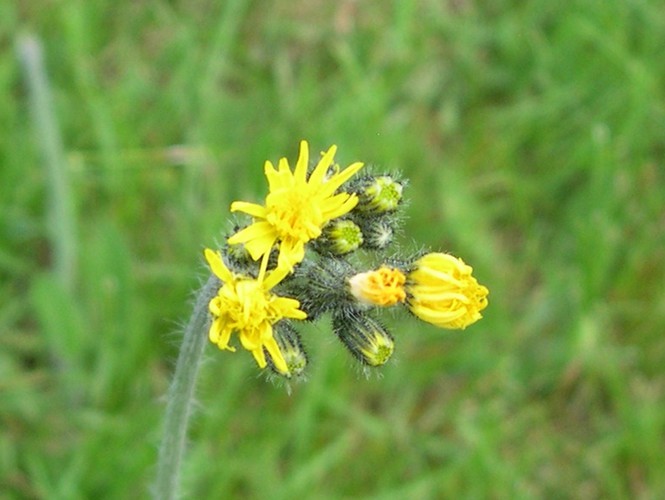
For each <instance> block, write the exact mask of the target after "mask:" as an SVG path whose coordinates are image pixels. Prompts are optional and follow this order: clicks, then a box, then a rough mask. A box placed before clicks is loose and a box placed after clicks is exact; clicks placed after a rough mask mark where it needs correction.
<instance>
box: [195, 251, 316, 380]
mask: <svg viewBox="0 0 665 500" xmlns="http://www.w3.org/2000/svg"><path fill="white" fill-rule="evenodd" d="M205 258H206V260H207V261H208V265H210V269H212V272H213V273H214V274H215V275H216V276H217V277H218V278H219V279H220V280H221V281H222V286H221V288H220V289H219V290H218V292H217V295H215V297H213V298H212V300H211V301H210V303H209V305H208V308H209V309H210V312H211V313H212V315H213V321H212V325H211V326H210V332H209V337H210V341H211V342H213V343H214V344H217V346H218V347H219V348H220V349H227V350H229V351H235V348H234V347H231V346H230V345H229V340H230V338H231V334H232V333H234V332H235V333H237V334H238V336H239V337H240V343H241V344H242V346H243V347H244V348H245V349H247V350H248V351H250V352H251V353H252V354H253V355H254V359H255V360H256V362H257V363H258V365H259V366H260V367H261V368H264V367H265V366H266V364H267V363H266V356H265V352H264V348H265V350H266V351H268V354H269V355H270V357H271V359H272V361H273V364H274V365H275V368H276V369H277V370H278V371H279V372H281V373H283V374H288V373H289V369H288V367H287V364H286V361H285V360H284V357H283V356H282V353H281V351H280V349H279V346H278V345H277V342H276V341H275V338H274V336H273V325H274V324H275V323H277V322H278V321H279V320H281V319H283V318H294V319H305V318H306V317H307V314H305V313H304V312H303V311H301V310H300V309H298V307H300V303H299V302H298V301H297V300H295V299H291V298H287V297H279V296H277V295H275V294H273V293H271V292H270V290H271V289H272V288H273V287H274V286H275V285H277V284H278V283H279V282H280V281H281V280H282V279H284V277H285V276H286V275H287V274H288V273H289V270H288V269H286V268H277V269H274V270H272V271H270V272H269V273H266V266H267V263H268V259H267V255H266V258H265V259H263V261H262V262H261V270H260V271H259V276H258V278H256V279H254V278H249V277H245V276H238V275H235V274H233V273H232V272H231V271H230V270H229V268H228V267H226V265H225V264H224V261H223V260H222V256H221V255H220V253H219V252H214V251H212V250H210V249H206V250H205Z"/></svg>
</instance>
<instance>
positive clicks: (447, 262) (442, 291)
mask: <svg viewBox="0 0 665 500" xmlns="http://www.w3.org/2000/svg"><path fill="white" fill-rule="evenodd" d="M472 271H473V269H472V268H471V266H468V265H466V264H465V263H464V261H463V260H462V259H458V258H457V257H453V256H452V255H448V254H444V253H429V254H426V255H423V256H422V257H420V258H419V259H418V260H416V261H415V263H414V268H413V270H412V271H411V272H410V273H409V274H408V276H407V284H406V291H407V296H408V297H407V305H408V307H409V309H410V310H411V312H412V313H413V314H415V315H416V316H418V317H419V318H420V319H422V320H423V321H427V322H428V323H432V324H433V325H436V326H439V327H441V328H460V329H463V328H466V327H467V326H469V325H470V324H472V323H475V322H476V321H478V320H479V319H480V318H482V315H481V314H480V311H482V310H483V309H485V307H487V294H488V293H489V291H488V290H487V288H486V287H484V286H482V285H479V284H478V281H477V280H476V278H474V277H473V276H471V272H472Z"/></svg>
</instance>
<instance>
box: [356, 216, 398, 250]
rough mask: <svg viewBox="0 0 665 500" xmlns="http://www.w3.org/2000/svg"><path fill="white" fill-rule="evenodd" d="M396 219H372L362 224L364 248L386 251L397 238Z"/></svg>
mask: <svg viewBox="0 0 665 500" xmlns="http://www.w3.org/2000/svg"><path fill="white" fill-rule="evenodd" d="M394 225H395V220H394V217H372V218H369V219H367V220H365V221H363V224H362V234H363V245H362V246H363V248H367V249H369V250H385V249H386V248H388V245H390V244H391V243H392V241H393V238H394V237H395V228H394Z"/></svg>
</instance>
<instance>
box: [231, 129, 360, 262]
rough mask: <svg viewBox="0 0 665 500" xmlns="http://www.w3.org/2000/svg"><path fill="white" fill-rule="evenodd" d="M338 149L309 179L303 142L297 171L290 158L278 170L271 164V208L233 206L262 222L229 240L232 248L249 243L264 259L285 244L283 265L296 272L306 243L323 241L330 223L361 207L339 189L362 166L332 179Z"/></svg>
mask: <svg viewBox="0 0 665 500" xmlns="http://www.w3.org/2000/svg"><path fill="white" fill-rule="evenodd" d="M336 151H337V146H334V145H333V146H331V147H330V149H328V151H326V152H325V153H324V154H323V156H322V157H321V160H320V161H319V163H318V164H317V165H316V167H315V168H314V170H313V171H312V173H311V174H310V175H309V177H308V176H307V165H308V162H309V147H308V145H307V141H302V142H301V143H300V155H299V156H298V162H297V163H296V168H295V170H294V171H293V172H292V171H291V169H290V168H289V164H288V162H287V160H286V158H282V159H280V160H279V164H278V167H277V169H275V167H274V166H273V164H272V163H271V162H269V161H267V162H266V164H265V175H266V178H267V179H268V184H269V188H270V192H269V194H268V196H267V197H266V200H265V205H257V204H255V203H248V202H244V201H236V202H233V203H232V204H231V211H232V212H237V211H239V212H245V213H246V214H249V215H251V216H252V217H254V219H256V220H255V221H254V223H253V224H251V225H250V226H248V227H246V228H245V229H242V230H240V231H239V232H237V233H236V234H234V235H233V236H231V237H230V238H229V240H228V241H229V243H230V244H231V245H235V244H239V243H244V245H245V248H246V249H247V251H248V252H249V254H250V255H251V256H252V258H253V259H254V260H259V259H260V258H261V257H262V256H263V255H265V254H267V253H269V252H270V250H271V249H272V247H273V245H274V244H275V243H277V242H279V259H278V267H282V266H287V267H288V268H289V269H291V268H293V266H294V265H295V264H297V263H298V262H300V261H302V259H303V257H304V255H305V244H306V243H307V242H308V241H310V240H312V239H315V238H317V237H318V236H319V235H320V234H321V229H322V228H323V226H325V225H326V223H327V222H329V221H331V220H332V219H335V218H337V217H340V216H342V215H344V214H346V213H348V212H349V211H350V210H351V209H353V207H355V206H356V204H357V203H358V199H357V197H356V196H355V195H353V194H349V193H344V192H341V193H338V194H335V191H337V189H338V188H339V187H340V186H341V185H342V184H344V183H345V182H346V181H347V180H349V179H350V178H351V176H353V175H354V174H355V173H356V172H358V170H360V168H361V167H362V165H363V164H362V163H354V164H352V165H350V166H349V167H347V168H346V169H344V170H342V171H341V172H340V171H337V172H335V173H333V174H332V175H328V169H329V167H330V166H331V164H332V163H333V157H334V156H335V152H336Z"/></svg>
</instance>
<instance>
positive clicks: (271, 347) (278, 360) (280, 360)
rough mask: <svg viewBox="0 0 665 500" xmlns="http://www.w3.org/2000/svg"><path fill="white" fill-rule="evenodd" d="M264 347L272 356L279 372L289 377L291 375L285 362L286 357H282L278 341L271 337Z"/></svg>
mask: <svg viewBox="0 0 665 500" xmlns="http://www.w3.org/2000/svg"><path fill="white" fill-rule="evenodd" d="M263 345H264V347H265V348H266V350H267V351H268V353H269V354H270V358H271V359H272V363H273V365H275V368H276V369H277V371H279V372H280V373H283V374H285V375H287V374H288V373H289V367H288V366H287V365H286V361H284V356H282V351H280V350H279V346H278V345H277V341H276V340H275V339H274V338H273V337H272V336H271V337H270V339H269V340H266V341H265V343H264V344H263Z"/></svg>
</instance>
